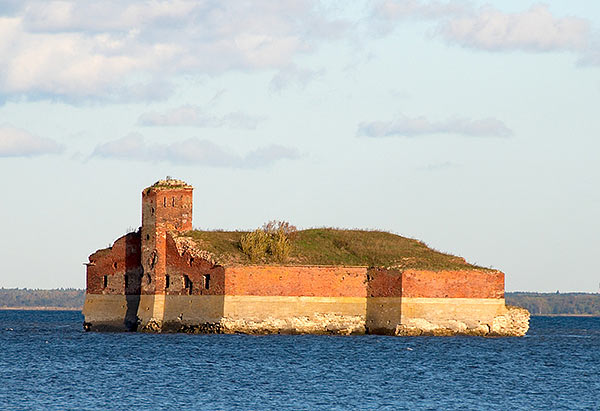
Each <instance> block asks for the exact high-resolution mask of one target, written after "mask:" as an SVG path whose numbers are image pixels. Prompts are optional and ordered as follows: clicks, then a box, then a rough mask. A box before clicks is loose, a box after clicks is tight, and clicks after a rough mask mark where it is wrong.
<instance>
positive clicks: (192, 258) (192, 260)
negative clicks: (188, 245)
mask: <svg viewBox="0 0 600 411" xmlns="http://www.w3.org/2000/svg"><path fill="white" fill-rule="evenodd" d="M193 263H194V257H190V267H191V266H192V264H193Z"/></svg>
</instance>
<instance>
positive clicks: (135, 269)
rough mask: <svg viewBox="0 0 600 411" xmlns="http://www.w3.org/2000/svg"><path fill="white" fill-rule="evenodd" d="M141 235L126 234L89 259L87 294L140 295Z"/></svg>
mask: <svg viewBox="0 0 600 411" xmlns="http://www.w3.org/2000/svg"><path fill="white" fill-rule="evenodd" d="M140 257H141V252H140V234H139V233H129V234H126V235H124V236H123V237H121V238H119V239H117V240H116V241H115V242H114V244H113V246H112V247H111V248H108V249H104V250H99V251H97V252H95V253H94V254H92V255H91V256H90V257H89V263H88V264H87V272H86V277H87V278H86V282H87V286H86V292H87V294H120V295H125V294H139V292H140V277H141V274H142V267H141V263H140Z"/></svg>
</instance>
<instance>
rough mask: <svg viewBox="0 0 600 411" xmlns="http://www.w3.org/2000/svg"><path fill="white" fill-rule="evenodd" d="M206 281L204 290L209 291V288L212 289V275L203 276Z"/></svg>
mask: <svg viewBox="0 0 600 411" xmlns="http://www.w3.org/2000/svg"><path fill="white" fill-rule="evenodd" d="M203 279H204V289H205V290H208V287H210V274H205V275H204V276H203Z"/></svg>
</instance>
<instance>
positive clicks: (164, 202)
mask: <svg viewBox="0 0 600 411" xmlns="http://www.w3.org/2000/svg"><path fill="white" fill-rule="evenodd" d="M166 206H167V197H163V207H166Z"/></svg>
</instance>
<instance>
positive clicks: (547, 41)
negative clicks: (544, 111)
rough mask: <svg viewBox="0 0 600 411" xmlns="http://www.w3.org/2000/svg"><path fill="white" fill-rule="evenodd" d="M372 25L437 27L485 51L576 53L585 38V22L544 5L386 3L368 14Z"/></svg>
mask: <svg viewBox="0 0 600 411" xmlns="http://www.w3.org/2000/svg"><path fill="white" fill-rule="evenodd" d="M373 16H374V21H375V23H376V24H380V23H381V22H383V23H385V24H387V25H389V24H390V22H394V21H395V20H398V19H401V18H417V19H425V20H433V21H437V22H438V26H437V30H436V33H437V34H438V35H440V36H442V37H443V38H444V39H445V40H446V41H448V42H449V43H453V44H459V45H461V46H463V47H469V48H475V49H482V50H488V51H501V50H526V51H534V52H545V51H555V50H569V51H581V50H583V49H585V48H586V46H587V43H588V41H589V37H590V23H589V21H588V20H587V19H584V18H578V17H572V16H567V17H557V16H554V15H553V14H552V13H551V11H550V9H549V7H548V6H547V5H544V4H537V5H534V6H532V7H531V8H530V9H529V10H526V11H523V12H520V13H506V12H503V11H500V10H498V9H495V8H493V7H492V6H484V7H480V8H477V7H475V6H474V5H473V4H471V3H469V2H439V1H429V2H423V1H419V0H396V1H392V0H386V1H384V2H381V3H380V4H379V5H377V6H376V7H375V9H374V13H373Z"/></svg>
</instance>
